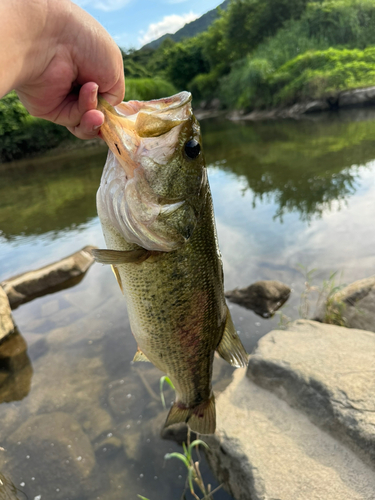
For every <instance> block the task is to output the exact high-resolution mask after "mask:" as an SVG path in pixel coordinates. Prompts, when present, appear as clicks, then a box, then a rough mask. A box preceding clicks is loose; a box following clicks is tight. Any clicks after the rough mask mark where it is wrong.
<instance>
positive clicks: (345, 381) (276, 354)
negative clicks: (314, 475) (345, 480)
mask: <svg viewBox="0 0 375 500" xmlns="http://www.w3.org/2000/svg"><path fill="white" fill-rule="evenodd" d="M374 371H375V335H374V334H373V333H372V332H368V331H364V330H354V329H348V328H343V327H339V326H335V325H325V324H322V323H318V322H315V321H308V320H297V321H295V322H294V323H292V325H291V326H290V327H289V328H288V330H280V331H278V330H275V331H272V332H270V333H269V334H267V335H266V336H265V337H263V338H262V339H260V341H259V343H258V347H257V348H256V350H255V352H254V355H253V356H251V357H250V362H249V368H248V377H250V378H251V379H252V380H253V381H254V382H256V383H257V384H258V385H260V386H262V387H263V388H266V389H268V390H270V391H273V392H274V393H275V394H277V395H278V396H279V397H281V398H283V399H284V400H285V401H287V402H288V403H289V404H290V405H291V406H293V407H295V408H298V409H301V410H302V411H304V412H305V413H306V414H307V415H308V417H309V418H310V419H311V421H312V422H314V423H316V424H317V425H319V426H320V427H321V428H322V429H325V430H327V431H329V432H331V433H332V435H334V436H335V437H337V438H338V439H340V440H341V441H342V442H345V443H346V444H348V445H349V446H350V447H351V448H352V449H353V450H354V451H355V452H357V453H358V454H359V456H360V457H362V458H363V459H365V460H366V461H367V462H368V463H370V464H372V466H375V433H374V429H375V377H374ZM374 491H375V490H374ZM338 498H339V497H338Z"/></svg>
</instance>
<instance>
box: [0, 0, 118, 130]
mask: <svg viewBox="0 0 375 500" xmlns="http://www.w3.org/2000/svg"><path fill="white" fill-rule="evenodd" d="M0 41H1V50H0V97H1V96H3V95H5V94H6V93H7V92H8V91H10V90H12V89H15V90H16V91H17V93H18V95H19V97H20V99H21V101H22V103H23V104H24V105H25V107H26V108H27V110H28V111H29V112H30V113H31V114H32V115H34V116H37V117H40V118H45V119H47V120H50V121H53V122H55V123H58V124H60V125H65V126H66V127H68V128H69V130H70V131H71V132H72V133H74V134H75V135H77V136H78V137H80V138H82V139H87V138H91V137H94V136H95V135H97V133H98V128H99V127H100V125H101V124H102V123H103V114H102V113H101V112H100V111H98V110H97V109H96V106H97V91H99V93H100V94H101V95H103V97H104V98H105V99H106V100H107V101H108V102H110V103H111V104H113V105H115V104H118V103H119V102H121V101H122V99H123V97H124V90H125V89H124V74H123V63H122V57H121V53H120V50H119V49H118V47H117V45H116V44H115V42H114V41H113V40H112V38H111V37H110V36H109V34H108V33H107V32H106V31H105V29H104V28H103V27H102V26H101V25H100V24H99V23H98V22H96V21H95V20H94V19H93V18H92V17H91V16H90V15H89V14H88V13H86V12H85V11H84V10H82V9H80V8H79V7H78V6H77V5H75V4H74V3H72V2H71V1H70V0H27V1H25V0H2V1H1V2H0ZM98 87H99V89H98ZM76 89H77V90H78V89H79V94H78V93H77V92H76Z"/></svg>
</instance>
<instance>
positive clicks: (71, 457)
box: [4, 412, 96, 500]
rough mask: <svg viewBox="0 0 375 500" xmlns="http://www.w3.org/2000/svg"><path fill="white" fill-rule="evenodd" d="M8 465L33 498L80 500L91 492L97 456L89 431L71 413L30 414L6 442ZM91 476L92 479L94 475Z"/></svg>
mask: <svg viewBox="0 0 375 500" xmlns="http://www.w3.org/2000/svg"><path fill="white" fill-rule="evenodd" d="M6 446H7V451H8V452H9V453H8V454H7V456H9V459H8V460H7V461H6V462H5V465H4V467H5V468H6V471H7V473H9V474H10V477H11V478H12V479H13V481H14V482H16V483H17V484H20V483H21V482H22V483H25V487H24V491H25V493H26V494H27V495H28V497H29V498H35V497H36V496H37V495H40V496H41V498H44V497H45V498H54V499H56V500H58V499H64V500H66V499H78V498H82V497H83V496H85V494H87V492H89V491H91V486H90V482H91V481H90V482H89V481H88V480H89V478H90V476H91V475H92V472H93V469H94V467H95V464H96V461H95V455H94V451H93V449H92V446H91V444H90V441H89V439H88V437H87V436H86V434H85V433H84V432H83V431H82V429H81V426H80V425H79V424H78V422H77V421H76V420H75V419H74V418H73V417H71V416H70V415H68V414H66V413H62V412H54V413H49V414H44V415H38V416H33V417H30V418H29V419H28V420H27V421H26V422H24V423H23V424H22V425H21V426H20V427H19V428H18V429H17V431H15V432H14V433H13V434H12V435H11V436H10V437H9V438H8V439H7V442H6ZM90 479H91V478H90Z"/></svg>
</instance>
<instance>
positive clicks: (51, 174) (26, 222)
mask: <svg viewBox="0 0 375 500" xmlns="http://www.w3.org/2000/svg"><path fill="white" fill-rule="evenodd" d="M106 155H107V149H106V148H105V147H95V148H93V149H92V150H91V151H90V152H88V151H87V150H85V149H83V150H79V151H75V152H74V153H73V154H72V152H68V153H64V154H61V155H60V156H59V157H53V158H51V157H50V156H48V155H47V156H45V157H44V158H43V159H35V158H34V159H29V160H24V161H22V162H17V164H16V165H14V164H4V165H2V166H1V169H0V176H1V183H0V235H2V236H3V238H5V239H6V240H12V241H14V240H15V239H16V238H17V237H19V236H23V237H25V236H31V235H41V234H44V233H48V232H50V233H52V234H51V235H50V237H51V238H56V237H57V234H58V233H59V232H60V231H62V230H67V229H75V228H77V227H79V226H81V225H84V224H85V223H87V222H88V221H90V220H91V219H93V218H94V217H96V204H95V193H96V191H97V189H98V186H99V182H100V177H101V172H102V169H103V165H104V162H105V158H106Z"/></svg>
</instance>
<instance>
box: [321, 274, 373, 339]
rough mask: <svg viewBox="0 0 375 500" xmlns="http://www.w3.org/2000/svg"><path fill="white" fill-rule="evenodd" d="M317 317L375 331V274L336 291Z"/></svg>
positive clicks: (350, 326) (342, 324)
mask: <svg viewBox="0 0 375 500" xmlns="http://www.w3.org/2000/svg"><path fill="white" fill-rule="evenodd" d="M316 319H317V320H318V321H322V322H324V323H331V324H332V323H334V324H339V325H341V326H347V327H349V328H360V329H361V330H369V331H372V332H375V276H374V277H371V278H365V279H362V280H358V281H355V282H354V283H352V284H350V285H348V286H346V287H345V288H343V289H342V290H340V291H339V292H336V293H335V294H334V295H333V296H332V297H330V298H329V300H328V301H327V303H326V304H325V305H324V308H323V310H321V311H320V312H319V313H318V315H317V317H316Z"/></svg>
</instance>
